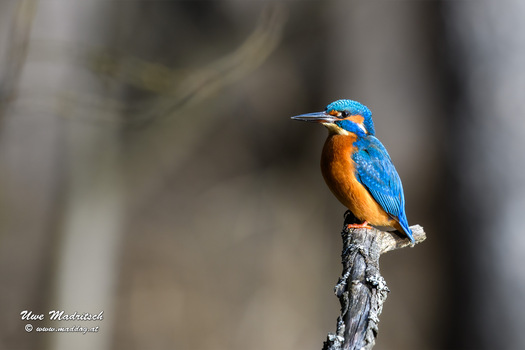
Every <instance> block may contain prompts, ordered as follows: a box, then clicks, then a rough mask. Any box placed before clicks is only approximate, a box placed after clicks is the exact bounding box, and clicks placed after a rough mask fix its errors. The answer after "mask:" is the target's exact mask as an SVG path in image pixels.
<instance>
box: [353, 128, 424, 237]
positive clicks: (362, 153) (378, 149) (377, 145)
mask: <svg viewBox="0 0 525 350" xmlns="http://www.w3.org/2000/svg"><path fill="white" fill-rule="evenodd" d="M355 146H356V147H357V151H356V152H355V153H354V154H353V155H352V159H353V160H354V163H355V172H356V178H357V180H358V181H359V182H360V183H361V184H362V185H363V186H365V188H366V189H367V190H368V191H369V192H370V194H371V195H372V197H374V199H375V200H376V201H377V203H379V205H381V207H382V208H383V209H384V210H385V211H386V212H387V213H388V214H389V215H390V216H392V217H393V218H394V219H396V220H397V221H398V222H399V224H400V225H401V227H402V228H403V230H404V231H405V233H406V235H407V236H408V237H409V238H410V240H411V241H414V239H413V237H412V230H410V227H409V226H408V220H407V217H406V214H405V196H404V194H403V185H402V184H401V179H400V178H399V175H398V174H397V171H396V168H395V167H394V164H392V160H391V159H390V155H389V154H388V152H387V151H386V149H385V146H383V144H382V143H381V142H380V141H379V140H378V139H377V138H375V137H374V136H367V137H364V138H360V139H359V140H358V141H357V142H356V143H355Z"/></svg>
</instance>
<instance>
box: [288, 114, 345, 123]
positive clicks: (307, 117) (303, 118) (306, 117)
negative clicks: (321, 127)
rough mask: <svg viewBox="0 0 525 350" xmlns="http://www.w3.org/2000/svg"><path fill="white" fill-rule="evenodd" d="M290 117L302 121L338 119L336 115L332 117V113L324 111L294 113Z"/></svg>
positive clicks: (330, 120)
mask: <svg viewBox="0 0 525 350" xmlns="http://www.w3.org/2000/svg"><path fill="white" fill-rule="evenodd" d="M292 119H293V120H300V121H302V122H315V123H333V122H334V121H336V120H338V118H337V117H334V116H333V115H330V114H328V113H326V112H314V113H307V114H301V115H296V116H295V117H292Z"/></svg>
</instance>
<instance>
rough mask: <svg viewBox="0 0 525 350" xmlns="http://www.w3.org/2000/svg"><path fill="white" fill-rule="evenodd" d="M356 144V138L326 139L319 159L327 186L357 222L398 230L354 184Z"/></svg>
mask: <svg viewBox="0 0 525 350" xmlns="http://www.w3.org/2000/svg"><path fill="white" fill-rule="evenodd" d="M355 140H356V135H355V134H349V135H340V134H330V135H329V136H328V139H327V140H326V142H325V144H324V147H323V154H322V156H321V171H322V173H323V177H324V180H325V181H326V184H327V185H328V187H329V188H330V190H331V191H332V193H333V194H334V195H335V196H336V197H337V199H339V201H340V202H341V203H342V204H343V205H344V206H346V207H347V208H348V209H350V211H351V212H352V213H353V214H354V216H355V217H356V218H357V219H359V220H361V221H365V220H366V221H368V222H369V223H370V224H372V225H376V226H392V227H396V226H399V224H397V222H396V221H395V220H393V219H392V218H391V217H390V216H389V215H388V214H387V213H386V212H385V211H384V210H383V208H381V206H380V205H379V204H378V203H377V202H376V201H375V200H374V198H373V197H372V195H371V194H370V192H368V190H367V189H366V188H365V187H364V186H363V185H362V184H361V183H359V181H357V179H356V177H355V175H354V168H355V164H354V162H353V160H352V153H353V151H354V146H353V143H354V141H355ZM396 228H397V227H396Z"/></svg>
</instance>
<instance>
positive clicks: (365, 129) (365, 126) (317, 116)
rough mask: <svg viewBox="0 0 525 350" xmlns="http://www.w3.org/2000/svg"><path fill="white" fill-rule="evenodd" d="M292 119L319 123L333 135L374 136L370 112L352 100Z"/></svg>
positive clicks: (341, 101)
mask: <svg viewBox="0 0 525 350" xmlns="http://www.w3.org/2000/svg"><path fill="white" fill-rule="evenodd" d="M292 119H294V120H301V121H305V122H316V123H321V124H323V125H324V126H325V127H326V128H327V129H328V131H329V132H330V133H333V134H340V135H348V134H349V133H354V134H356V135H358V136H366V135H374V134H375V129H374V122H373V121H372V112H370V110H369V109H368V107H366V106H365V105H362V104H361V103H359V102H357V101H352V100H337V101H334V102H332V103H330V104H329V105H328V106H326V108H325V110H324V111H323V112H314V113H308V114H301V115H297V116H295V117H292Z"/></svg>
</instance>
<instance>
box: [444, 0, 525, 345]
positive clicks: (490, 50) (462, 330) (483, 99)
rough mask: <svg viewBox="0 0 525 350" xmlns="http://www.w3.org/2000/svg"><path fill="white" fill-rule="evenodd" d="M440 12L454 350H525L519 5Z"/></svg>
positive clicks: (524, 25)
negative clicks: (444, 43)
mask: <svg viewBox="0 0 525 350" xmlns="http://www.w3.org/2000/svg"><path fill="white" fill-rule="evenodd" d="M444 9H445V12H444V20H445V24H446V25H447V29H448V42H449V45H448V52H449V53H450V59H451V60H450V66H451V68H452V71H453V73H454V74H455V78H456V85H451V89H450V91H449V93H450V106H449V107H450V110H449V113H450V117H449V118H448V125H449V128H448V129H447V133H448V135H449V138H448V143H447V144H448V146H449V154H450V156H451V159H452V160H453V162H452V163H451V164H450V171H451V174H452V179H453V181H454V184H455V188H454V191H453V192H452V193H450V197H449V200H450V208H451V209H452V217H453V218H454V221H452V223H454V224H453V225H449V226H448V228H449V230H451V231H453V234H454V235H453V237H454V238H453V239H454V242H452V243H453V249H454V250H455V257H456V258H455V259H456V261H455V262H456V264H455V266H457V267H460V269H459V270H456V271H457V273H458V274H457V276H456V283H457V288H456V293H457V294H456V296H455V300H456V302H455V304H454V305H453V310H451V311H452V314H454V315H457V316H458V317H455V318H454V319H451V320H450V321H451V322H454V323H455V327H454V328H455V331H456V334H455V335H454V337H453V338H451V339H450V348H457V349H465V348H469V349H521V348H523V346H524V345H525V332H523V322H522V320H523V315H524V314H525V299H524V298H523V295H525V278H524V272H523V266H525V254H524V253H523V252H524V251H525V232H524V229H523V215H524V214H525V157H524V156H523V151H524V150H525V138H524V137H523V130H525V118H524V115H525V98H524V95H523V93H524V91H525V70H524V69H523V65H524V62H525V21H524V20H523V19H524V18H525V3H523V2H521V1H514V0H513V1H505V2H491V1H484V2H448V3H446V5H445V7H444ZM454 102H455V103H454ZM457 213H461V217H458V214H457ZM461 267H463V268H464V269H461Z"/></svg>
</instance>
